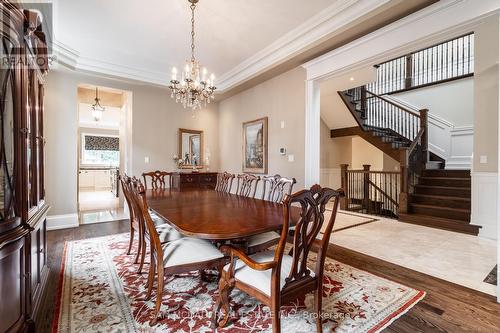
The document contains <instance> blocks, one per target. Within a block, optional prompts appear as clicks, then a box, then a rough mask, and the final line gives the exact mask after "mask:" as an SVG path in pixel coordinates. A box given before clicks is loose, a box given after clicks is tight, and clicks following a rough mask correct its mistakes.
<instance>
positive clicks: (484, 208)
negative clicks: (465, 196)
mask: <svg viewBox="0 0 500 333" xmlns="http://www.w3.org/2000/svg"><path fill="white" fill-rule="evenodd" d="M471 176H472V211H471V223H472V224H476V225H480V226H481V227H482V228H481V230H480V231H479V236H481V237H486V238H491V239H497V228H498V221H497V219H498V214H497V209H498V207H497V205H498V198H497V193H498V192H497V191H498V189H497V186H498V174H497V173H495V172H472V173H471Z"/></svg>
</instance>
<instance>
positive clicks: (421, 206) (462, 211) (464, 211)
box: [409, 203, 470, 213]
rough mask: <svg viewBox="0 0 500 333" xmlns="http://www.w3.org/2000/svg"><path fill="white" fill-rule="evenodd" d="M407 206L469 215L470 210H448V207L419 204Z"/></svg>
mask: <svg viewBox="0 0 500 333" xmlns="http://www.w3.org/2000/svg"><path fill="white" fill-rule="evenodd" d="M409 205H411V206H413V207H419V208H428V209H439V210H448V211H454V212H460V213H470V209H461V208H450V207H443V206H435V205H425V204H419V203H409Z"/></svg>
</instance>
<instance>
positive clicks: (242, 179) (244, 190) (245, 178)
mask: <svg viewBox="0 0 500 333" xmlns="http://www.w3.org/2000/svg"><path fill="white" fill-rule="evenodd" d="M237 180H238V187H237V188H236V194H237V195H241V196H244V197H249V198H254V197H255V192H256V191H257V184H258V183H259V181H260V177H259V176H255V175H250V174H246V173H245V174H242V175H238V177H237Z"/></svg>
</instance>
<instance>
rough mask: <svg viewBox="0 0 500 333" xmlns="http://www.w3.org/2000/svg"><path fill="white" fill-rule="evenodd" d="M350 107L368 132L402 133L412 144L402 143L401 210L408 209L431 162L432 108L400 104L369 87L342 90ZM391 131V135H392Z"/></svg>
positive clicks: (397, 134)
mask: <svg viewBox="0 0 500 333" xmlns="http://www.w3.org/2000/svg"><path fill="white" fill-rule="evenodd" d="M339 94H340V96H341V98H342V99H343V100H344V102H345V103H346V105H348V106H350V108H349V110H350V111H351V113H352V114H353V116H354V118H355V119H356V121H357V122H358V124H359V126H360V127H361V128H362V129H363V130H365V131H373V132H377V131H383V133H381V135H390V133H391V132H393V133H394V135H395V136H400V137H402V138H404V139H406V140H407V142H409V143H410V145H409V147H405V146H404V145H402V146H400V147H399V148H400V149H401V153H400V158H399V162H400V166H401V173H400V176H401V181H400V182H401V188H400V190H401V192H400V194H399V198H398V202H399V211H400V212H401V213H406V212H407V211H408V196H409V194H411V193H413V189H414V186H415V185H416V184H417V182H418V177H420V175H421V174H422V170H424V169H425V164H426V163H427V161H428V155H429V151H428V125H427V123H428V110H427V109H422V110H420V111H419V112H418V113H417V112H414V111H412V110H410V109H408V108H406V107H404V106H402V105H399V104H397V103H395V102H393V101H391V100H389V99H387V98H385V97H384V96H379V95H377V94H375V93H372V92H370V91H368V90H367V89H366V87H365V86H362V87H357V88H353V89H349V90H347V91H345V92H339ZM388 133H389V134H388Z"/></svg>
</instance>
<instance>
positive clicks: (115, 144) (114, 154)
mask: <svg viewBox="0 0 500 333" xmlns="http://www.w3.org/2000/svg"><path fill="white" fill-rule="evenodd" d="M82 164H86V165H88V164H90V165H109V166H116V167H117V166H119V165H120V141H119V138H118V137H116V136H103V135H89V134H83V135H82Z"/></svg>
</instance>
